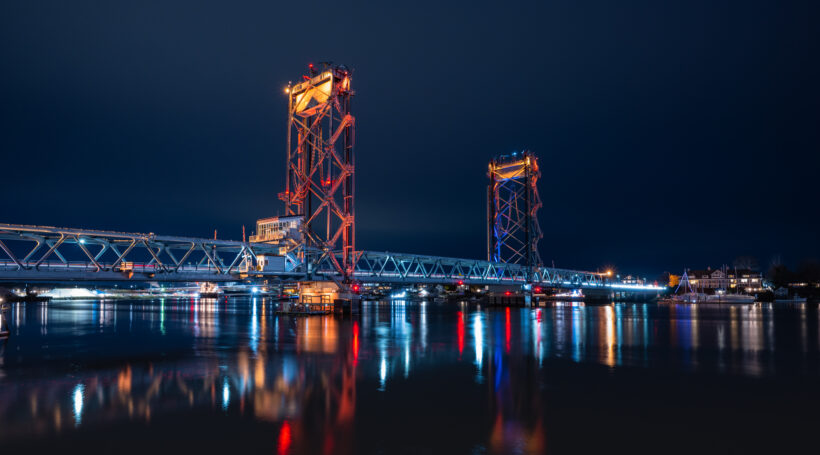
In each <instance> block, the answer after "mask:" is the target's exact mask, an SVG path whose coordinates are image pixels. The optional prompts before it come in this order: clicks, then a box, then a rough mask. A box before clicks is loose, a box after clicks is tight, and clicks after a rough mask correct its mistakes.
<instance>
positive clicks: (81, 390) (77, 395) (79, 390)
mask: <svg viewBox="0 0 820 455" xmlns="http://www.w3.org/2000/svg"><path fill="white" fill-rule="evenodd" d="M84 398H85V385H83V384H82V383H80V384H77V385H76V386H74V392H73V393H72V394H71V400H72V401H73V403H74V426H79V425H80V423H82V420H83V400H84Z"/></svg>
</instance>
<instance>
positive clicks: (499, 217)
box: [487, 150, 543, 273]
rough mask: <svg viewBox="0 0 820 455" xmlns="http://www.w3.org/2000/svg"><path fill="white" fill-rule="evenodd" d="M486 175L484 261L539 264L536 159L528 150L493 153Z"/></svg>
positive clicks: (539, 172) (537, 170)
mask: <svg viewBox="0 0 820 455" xmlns="http://www.w3.org/2000/svg"><path fill="white" fill-rule="evenodd" d="M487 176H488V177H489V178H490V184H489V186H488V187H487V260H488V261H494V262H506V263H512V264H520V265H525V266H528V267H536V266H540V265H542V262H541V255H540V254H539V253H538V241H539V240H540V239H541V237H543V234H542V233H541V227H540V226H539V225H538V209H540V208H541V198H540V197H539V196H538V186H537V183H538V178H539V177H540V176H541V171H540V170H539V169H538V158H537V157H536V156H535V155H534V154H533V153H532V152H530V151H528V150H525V151H523V152H521V153H518V152H515V153H513V154H511V155H500V156H497V157H495V158H493V159H492V161H490V166H489V171H488V172H487ZM530 273H531V271H530Z"/></svg>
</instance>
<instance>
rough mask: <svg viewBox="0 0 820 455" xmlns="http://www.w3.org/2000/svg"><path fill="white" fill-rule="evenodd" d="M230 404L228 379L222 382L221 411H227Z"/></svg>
mask: <svg viewBox="0 0 820 455" xmlns="http://www.w3.org/2000/svg"><path fill="white" fill-rule="evenodd" d="M229 404H231V388H230V386H229V385H228V378H227V377H226V378H225V379H224V380H223V381H222V410H223V411H227V410H228V405H229Z"/></svg>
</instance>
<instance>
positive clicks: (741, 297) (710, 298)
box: [706, 294, 755, 303]
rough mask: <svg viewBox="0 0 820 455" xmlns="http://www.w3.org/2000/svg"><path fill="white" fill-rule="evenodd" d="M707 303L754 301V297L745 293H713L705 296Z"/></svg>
mask: <svg viewBox="0 0 820 455" xmlns="http://www.w3.org/2000/svg"><path fill="white" fill-rule="evenodd" d="M706 302H707V303H754V302H755V297H754V296H753V295H746V294H715V295H707V296H706Z"/></svg>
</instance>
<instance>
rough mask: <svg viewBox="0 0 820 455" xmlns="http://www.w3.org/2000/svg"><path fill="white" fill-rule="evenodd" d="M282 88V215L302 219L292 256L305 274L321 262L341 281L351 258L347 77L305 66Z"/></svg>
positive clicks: (333, 69) (338, 69)
mask: <svg viewBox="0 0 820 455" xmlns="http://www.w3.org/2000/svg"><path fill="white" fill-rule="evenodd" d="M303 78H304V80H303V81H302V82H301V83H299V84H295V85H291V86H289V87H288V89H287V92H288V95H289V103H288V154H287V176H286V177H287V179H286V183H285V191H284V192H283V193H280V194H279V198H280V199H281V200H282V201H284V203H285V206H286V210H287V214H288V215H300V216H303V217H304V221H303V223H302V235H303V240H302V242H301V244H300V245H299V246H298V247H297V248H298V249H299V251H295V252H294V253H295V254H296V255H297V256H298V258H299V261H300V262H301V263H303V264H304V267H305V269H304V270H303V271H304V272H305V273H307V274H310V273H312V272H313V270H315V269H316V268H317V267H318V265H319V264H320V263H322V262H324V261H330V262H331V263H332V264H333V267H334V268H335V269H336V270H337V271H338V273H339V274H340V275H341V276H342V277H343V279H342V281H343V282H345V283H347V282H349V281H350V279H351V277H352V275H353V265H354V256H355V217H354V205H353V202H354V185H353V174H354V169H355V166H354V159H353V158H354V157H353V139H354V124H355V119H354V117H353V115H351V113H350V101H351V97H352V96H353V91H352V90H351V89H350V82H351V74H350V71H349V70H347V69H346V68H345V67H344V66H331V65H325V68H324V69H322V70H321V71H317V70H314V68H313V66H312V65H311V66H310V75H309V76H303Z"/></svg>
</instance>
